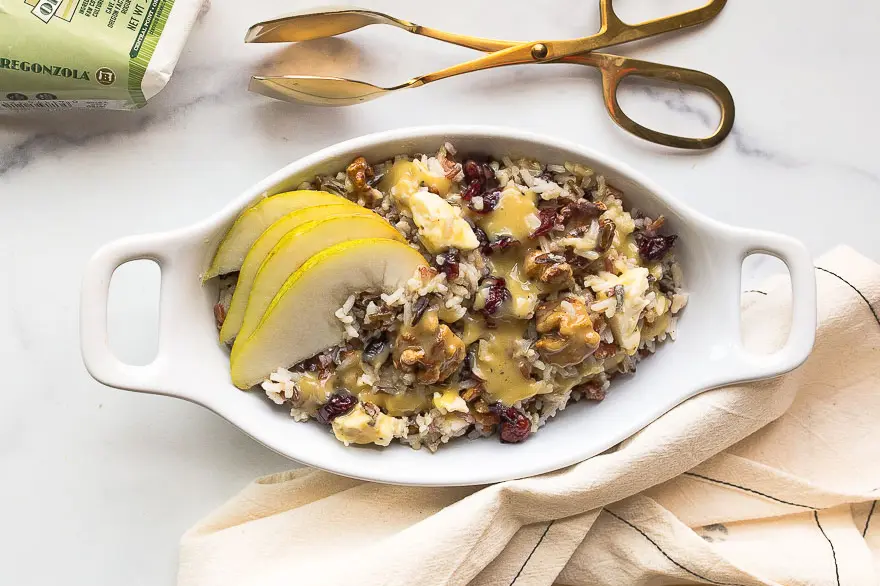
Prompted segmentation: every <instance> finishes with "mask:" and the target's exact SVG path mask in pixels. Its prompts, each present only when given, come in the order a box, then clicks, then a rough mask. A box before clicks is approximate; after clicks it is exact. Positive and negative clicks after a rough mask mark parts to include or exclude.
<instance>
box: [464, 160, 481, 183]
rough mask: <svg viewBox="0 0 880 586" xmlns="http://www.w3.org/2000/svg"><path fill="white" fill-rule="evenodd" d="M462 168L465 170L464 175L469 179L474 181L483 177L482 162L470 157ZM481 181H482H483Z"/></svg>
mask: <svg viewBox="0 0 880 586" xmlns="http://www.w3.org/2000/svg"><path fill="white" fill-rule="evenodd" d="M462 170H463V171H464V176H465V177H466V178H467V179H468V181H473V180H474V179H477V180H482V179H483V170H482V169H481V168H480V164H479V163H477V162H476V161H475V160H473V159H468V160H467V161H465V162H464V166H463V167H462ZM480 182H481V183H482V181H480Z"/></svg>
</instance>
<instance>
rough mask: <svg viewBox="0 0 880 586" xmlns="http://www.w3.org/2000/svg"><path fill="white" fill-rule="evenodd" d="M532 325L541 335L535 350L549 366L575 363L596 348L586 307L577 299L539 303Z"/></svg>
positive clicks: (595, 340) (594, 332)
mask: <svg viewBox="0 0 880 586" xmlns="http://www.w3.org/2000/svg"><path fill="white" fill-rule="evenodd" d="M535 325H536V327H537V330H538V333H539V334H542V335H541V337H540V338H539V339H538V341H537V342H536V343H535V348H536V349H537V351H538V353H539V354H540V355H541V358H542V359H543V360H544V361H546V362H549V363H551V364H556V365H557V366H571V365H573V364H579V363H580V362H582V361H583V360H584V359H585V358H587V357H588V356H589V355H590V354H592V353H593V352H595V351H596V348H598V347H599V340H600V336H599V334H598V333H596V330H594V329H593V323H592V321H590V316H589V313H588V310H587V306H586V304H584V302H583V300H581V299H578V298H577V297H574V296H571V295H569V296H566V297H563V298H562V299H558V300H556V301H547V302H545V303H542V304H541V305H539V306H538V309H537V311H536V312H535Z"/></svg>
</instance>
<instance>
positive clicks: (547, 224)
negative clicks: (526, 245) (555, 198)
mask: <svg viewBox="0 0 880 586" xmlns="http://www.w3.org/2000/svg"><path fill="white" fill-rule="evenodd" d="M538 219H539V220H541V225H540V226H538V227H537V228H535V231H534V232H532V233H531V234H529V237H530V238H537V237H538V236H543V235H544V234H547V233H548V232H550V230H552V229H553V227H554V226H555V225H556V222H557V220H558V216H557V214H556V210H554V209H552V208H542V209H540V210H538Z"/></svg>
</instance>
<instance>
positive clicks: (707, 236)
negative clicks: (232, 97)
mask: <svg viewBox="0 0 880 586" xmlns="http://www.w3.org/2000/svg"><path fill="white" fill-rule="evenodd" d="M447 140H448V141H451V142H452V143H453V144H454V145H455V146H456V148H457V149H459V150H460V151H462V152H475V153H484V154H492V155H495V156H498V157H500V156H502V155H511V156H513V157H516V156H529V157H531V158H536V159H538V160H541V161H544V162H563V161H576V162H581V163H584V164H586V165H588V166H590V167H593V168H594V169H595V170H596V171H597V172H598V173H601V174H604V175H605V176H606V177H607V178H608V179H609V181H610V182H611V183H612V184H613V185H615V186H616V187H618V188H620V189H622V190H623V192H624V194H625V198H626V202H627V203H628V205H630V206H634V207H638V208H639V209H641V210H644V211H645V212H647V213H648V214H650V215H652V216H655V217H656V215H657V214H659V213H662V214H663V215H665V216H666V218H667V227H668V229H669V231H670V233H677V234H679V235H680V240H679V242H678V245H677V247H676V251H677V256H678V258H679V261H680V263H681V265H682V269H683V272H684V279H685V287H686V289H687V290H688V291H689V293H690V301H689V303H688V306H687V307H686V308H685V310H684V311H683V312H682V314H681V316H680V319H679V322H678V330H677V334H678V335H677V338H678V339H677V341H675V342H673V343H667V344H663V345H662V347H661V348H660V350H659V351H658V352H657V354H656V355H655V356H653V357H651V358H649V359H647V360H645V361H644V362H642V363H640V364H639V369H638V372H637V373H636V374H635V376H632V377H620V378H619V379H616V380H615V381H614V382H613V383H612V387H611V389H610V391H609V393H608V396H607V398H606V399H605V400H604V401H602V402H600V403H594V404H587V402H581V403H578V404H573V405H571V406H569V408H568V409H566V410H565V411H564V412H561V413H560V414H559V415H558V416H557V417H556V418H554V419H553V420H552V421H551V422H549V423H548V425H547V426H546V427H543V428H542V429H541V430H540V432H539V433H537V434H536V435H534V436H532V437H531V438H529V440H528V441H526V442H524V443H522V444H502V443H500V442H499V441H497V438H491V439H481V440H467V439H458V440H455V441H453V442H451V443H450V444H449V445H446V446H444V447H443V448H442V449H441V450H439V451H438V452H437V453H436V454H432V453H430V452H428V451H427V450H419V451H415V450H412V449H410V448H409V447H406V446H402V445H392V446H391V447H389V448H384V449H382V448H374V447H348V448H346V447H344V446H343V445H342V444H341V443H340V442H339V441H337V440H336V439H335V438H334V437H333V435H332V433H330V431H329V429H328V428H327V427H325V426H322V425H320V424H318V423H315V422H309V423H296V422H294V421H293V420H292V419H291V418H290V417H289V415H288V413H287V409H284V408H280V407H277V406H276V405H275V404H273V403H272V402H271V401H269V400H268V399H267V398H266V397H265V396H264V395H263V393H262V392H242V391H240V390H238V389H236V388H235V387H234V386H233V385H232V383H231V382H230V378H229V357H228V353H227V351H226V350H225V349H224V348H221V347H220V346H219V345H218V341H217V330H216V327H215V325H214V317H213V313H212V306H213V304H214V303H215V301H216V299H217V290H216V285H214V284H213V283H210V282H209V283H208V284H206V285H202V283H201V281H200V279H199V275H200V274H201V273H202V272H203V271H204V270H205V269H206V267H207V266H208V264H209V262H210V260H211V258H212V256H213V254H214V250H215V248H216V246H217V244H218V242H219V240H220V238H221V237H222V236H223V235H224V233H225V232H226V230H227V229H228V228H229V226H230V225H231V223H232V222H233V220H234V219H235V218H236V217H237V216H238V214H239V213H240V212H241V211H242V210H243V209H245V208H246V207H247V206H249V205H250V204H251V203H252V202H254V201H255V200H257V199H258V198H260V197H263V196H264V195H271V194H275V193H279V192H282V191H286V190H289V189H293V188H295V187H296V186H297V185H298V184H299V183H300V182H302V181H303V180H304V179H307V178H311V177H312V176H314V174H315V173H327V172H329V171H331V170H332V171H334V172H335V171H337V170H338V169H340V168H342V167H344V166H345V165H346V164H348V163H349V162H350V161H351V160H352V159H353V158H354V157H356V156H359V155H363V156H366V157H367V159H368V160H370V161H381V160H384V159H387V158H390V157H392V156H393V155H395V154H398V153H414V152H433V151H435V150H436V149H437V148H438V147H439V145H441V144H443V142H444V141H447ZM754 252H763V253H767V254H771V255H774V256H776V257H778V258H780V259H781V260H783V261H784V262H785V264H786V265H787V266H788V268H789V270H790V272H791V277H792V292H793V312H792V313H793V316H792V317H793V321H792V327H791V333H790V336H789V339H788V342H787V343H786V345H785V346H784V347H783V348H782V349H781V350H780V351H778V352H777V353H775V354H772V355H763V356H758V355H754V354H751V353H749V352H747V351H746V349H744V348H743V347H742V345H741V341H740V273H741V269H740V267H741V264H742V261H743V259H744V258H745V257H746V256H748V255H749V254H751V253H754ZM137 259H152V260H154V261H156V262H157V263H158V264H159V266H160V267H161V271H162V283H161V300H160V318H159V321H160V324H159V329H160V331H159V348H158V354H157V356H156V359H155V360H154V361H153V362H152V363H151V364H149V365H146V366H131V365H127V364H124V363H122V362H120V361H119V360H118V359H117V358H116V357H115V356H114V355H113V354H112V353H111V351H110V349H109V347H108V343H107V296H108V288H109V284H110V279H111V276H112V275H113V271H114V270H115V269H116V268H117V267H118V266H120V265H121V264H123V263H126V262H129V261H132V260H137ZM815 327H816V292H815V281H814V275H813V268H812V261H811V259H810V255H809V254H808V252H807V250H806V249H805V248H804V247H803V246H802V245H801V244H800V243H798V242H797V241H795V240H793V239H791V238H789V237H785V236H781V235H777V234H772V233H767V232H759V231H755V230H745V229H741V228H733V227H731V226H727V225H724V224H721V223H719V222H716V221H715V220H712V219H709V218H706V217H704V216H702V215H700V214H698V213H696V212H695V211H693V210H691V209H689V208H688V207H686V206H684V205H682V204H681V203H680V202H678V201H676V200H675V199H674V198H673V197H672V196H670V195H669V194H668V193H666V192H665V191H664V190H662V189H660V188H659V187H658V186H656V185H654V184H653V183H652V182H651V181H649V180H648V179H646V178H645V177H643V176H642V175H641V174H639V173H637V172H636V171H634V170H632V169H630V168H629V167H627V166H626V165H624V164H622V163H620V162H618V161H615V160H613V159H611V158H609V157H607V156H604V155H601V154H599V153H596V152H593V151H591V150H589V149H587V148H584V147H582V146H579V145H576V144H572V143H568V142H564V141H560V140H556V139H552V138H549V137H544V136H539V135H535V134H531V133H526V132H521V131H518V130H512V129H505V128H494V127H479V126H443V127H428V128H410V129H400V130H392V131H388V132H382V133H378V134H372V135H369V136H365V137H362V138H357V139H354V140H349V141H346V142H343V143H341V144H338V145H335V146H332V147H329V148H326V149H324V150H321V151H319V152H317V153H315V154H313V155H311V156H308V157H305V158H303V159H301V160H299V161H297V162H295V163H291V164H290V165H288V166H287V167H285V168H284V169H281V170H280V171H278V172H277V173H275V174H273V175H272V176H270V177H268V178H267V179H265V180H264V181H262V182H260V183H259V184H257V185H255V186H254V187H253V188H251V189H249V190H248V191H246V192H245V193H243V194H242V195H241V196H239V197H237V198H236V199H235V200H234V201H233V202H232V203H231V204H229V205H228V206H226V207H225V208H224V209H223V210H221V211H220V212H218V213H216V214H214V215H213V216H212V217H210V218H208V219H207V220H205V221H203V222H200V223H198V224H196V225H194V226H190V227H188V228H184V229H181V230H176V231H173V232H167V233H163V234H150V235H145V236H133V237H130V238H124V239H121V240H118V241H116V242H113V243H110V244H108V245H106V246H105V247H103V248H102V249H100V250H99V251H98V252H97V253H96V254H95V255H94V256H93V257H92V259H91V260H90V262H89V264H88V266H87V268H86V272H85V278H84V283H83V289H82V300H81V343H82V354H83V360H84V362H85V365H86V368H87V369H88V371H89V373H91V375H92V376H93V377H94V378H95V379H97V380H98V381H100V382H102V383H104V384H106V385H109V386H112V387H116V388H120V389H128V390H132V391H140V392H147V393H156V394H161V395H169V396H173V397H179V398H181V399H186V400H188V401H192V402H194V403H198V404H199V405H203V406H205V407H207V408H208V409H210V410H212V411H214V412H216V413H217V414H219V415H220V416H221V417H223V418H225V419H227V420H228V421H230V422H231V423H233V424H234V425H236V426H238V427H239V428H240V429H241V430H242V431H244V432H245V433H247V434H248V435H250V436H251V437H253V438H254V439H256V440H257V441H259V442H261V443H263V444H264V445H266V446H267V447H269V448H271V449H273V450H275V451H276V452H278V453H280V454H283V455H285V456H287V457H289V458H292V459H294V460H297V461H299V462H302V463H304V464H307V465H309V466H314V467H317V468H323V469H325V470H329V471H331V472H335V473H338V474H343V475H346V476H352V477H356V478H362V479H366V480H373V481H378V482H388V483H397V484H411V485H426V486H439V485H473V484H484V483H491V482H498V481H502V480H507V479H512V478H520V477H525V476H531V475H534V474H540V473H543V472H548V471H552V470H556V469H559V468H562V467H564V466H568V465H570V464H574V463H576V462H579V461H582V460H584V459H586V458H589V457H591V456H594V455H596V454H598V453H600V452H602V451H604V450H606V449H608V448H610V447H611V446H613V445H615V444H616V443H618V442H620V441H621V440H623V439H625V438H627V437H628V436H630V435H632V434H633V433H635V432H636V431H638V430H639V429H641V428H643V427H644V426H646V425H647V424H649V423H651V422H652V421H653V420H655V419H656V418H658V417H660V416H661V415H662V414H664V413H665V412H666V411H668V410H669V409H671V408H672V407H674V406H675V405H677V404H679V403H681V402H682V401H684V400H685V399H687V398H689V397H692V396H694V395H696V394H698V393H700V392H702V391H704V390H707V389H710V388H713V387H718V386H722V385H727V384H730V383H735V382H742V381H749V380H755V379H761V378H767V377H772V376H776V375H779V374H782V373H784V372H787V371H789V370H791V369H793V368H795V367H797V366H798V365H799V364H801V363H802V362H803V361H804V360H805V359H806V357H807V355H808V354H809V352H810V350H811V348H812V345H813V341H814V337H815Z"/></svg>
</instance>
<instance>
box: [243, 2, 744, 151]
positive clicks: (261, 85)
mask: <svg viewBox="0 0 880 586" xmlns="http://www.w3.org/2000/svg"><path fill="white" fill-rule="evenodd" d="M726 3H727V0H709V2H708V3H707V4H705V5H704V6H701V7H699V8H695V9H691V10H687V11H684V12H680V13H678V14H673V15H670V16H666V17H662V18H658V19H654V20H649V21H645V22H642V23H639V24H635V25H631V24H627V23H625V22H623V21H622V20H621V19H620V18H619V17H618V16H617V14H616V13H615V12H614V8H613V6H612V0H600V2H599V12H600V17H601V27H600V29H599V31H598V32H597V33H596V34H594V35H591V36H589V37H583V38H578V39H567V40H556V41H552V40H549V41H532V42H528V43H521V42H516V41H503V40H495V39H485V38H480V37H472V36H466V35H459V34H455V33H449V32H445V31H441V30H438V29H433V28H429V27H425V26H421V25H418V24H414V23H412V22H409V21H406V20H402V19H398V18H395V17H393V16H390V15H387V14H383V13H381V12H376V11H373V10H366V9H360V8H354V7H342V8H321V9H317V10H313V11H308V12H301V13H297V14H291V15H288V16H284V17H281V18H276V19H272V20H267V21H263V22H260V23H257V24H255V25H254V26H252V27H251V28H250V29H249V30H248V32H247V35H246V37H245V42H246V43H280V42H300V41H309V40H314V39H321V38H326V37H332V36H336V35H340V34H344V33H347V32H351V31H354V30H357V29H360V28H363V27H366V26H370V25H374V24H382V25H389V26H394V27H397V28H400V29H403V30H405V31H407V32H410V33H413V34H417V35H421V36H425V37H429V38H432V39H436V40H438V41H442V42H446V43H451V44H454V45H458V46H461V47H466V48H469V49H475V50H477V51H483V52H486V53H489V54H488V55H486V56H484V57H481V58H478V59H474V60H472V61H467V62H465V63H460V64H458V65H453V66H452V67H447V68H445V69H441V70H440V71H436V72H434V73H430V74H427V75H421V76H418V77H414V78H412V79H409V80H407V81H406V82H404V83H402V84H399V85H396V86H392V87H380V86H377V85H374V84H371V83H367V82H364V81H358V80H353V79H345V78H341V77H330V76H315V75H281V76H260V75H255V76H253V77H252V79H251V82H250V85H249V89H250V90H251V91H253V92H256V93H260V94H263V95H266V96H269V97H272V98H276V99H280V100H284V101H296V102H304V103H307V104H313V105H319V106H349V105H353V104H358V103H362V102H366V101H369V100H374V99H376V98H379V97H381V96H384V95H387V94H389V93H391V92H394V91H398V90H403V89H410V88H415V87H420V86H423V85H425V84H427V83H431V82H432V81H437V80H440V79H445V78H448V77H453V76H456V75H462V74H465V73H471V72H474V71H480V70H484V69H490V68H494V67H503V66H507V65H520V64H529V63H554V62H555V63H573V64H577V65H587V66H591V67H596V68H597V69H599V70H600V72H601V74H602V93H603V99H604V103H605V107H606V109H607V111H608V114H609V116H610V117H611V119H612V120H614V122H615V123H617V124H618V125H619V126H620V127H621V128H623V129H624V130H626V131H628V132H630V133H632V134H634V135H635V136H638V137H640V138H642V139H645V140H647V141H650V142H653V143H656V144H661V145H665V146H670V147H676V148H683V149H707V148H711V147H713V146H716V145H717V144H719V143H720V142H721V141H722V140H724V139H725V138H726V137H727V135H728V134H729V133H730V131H731V129H732V128H733V121H734V117H735V106H734V102H733V96H732V95H731V94H730V91H729V90H728V89H727V87H726V86H725V85H724V84H723V83H722V82H721V81H720V80H718V79H717V78H715V77H713V76H711V75H709V74H707V73H703V72H700V71H696V70H693V69H687V68H683V67H675V66H672V65H663V64H659V63H652V62H649V61H642V60H639V59H632V58H629V57H621V56H617V55H611V54H608V53H600V52H596V51H595V50H596V49H602V48H605V47H610V46H614V45H620V44H623V43H627V42H631V41H635V40H640V39H645V38H648V37H653V36H656V35H660V34H664V33H668V32H672V31H676V30H681V29H683V28H688V27H692V26H696V25H698V24H702V23H704V22H707V21H709V20H711V19H712V18H714V17H715V16H717V15H718V13H719V12H721V10H722V9H723V8H724V6H725V4H726ZM629 76H637V77H645V78H651V79H658V80H663V81H668V82H672V83H674V84H677V85H680V86H691V87H694V88H697V89H701V90H703V91H705V92H706V93H708V94H709V95H710V96H711V97H712V98H713V99H714V100H715V101H716V102H717V103H718V106H719V108H720V109H721V119H720V121H719V124H718V127H717V128H716V129H715V131H714V132H713V133H712V134H711V135H709V136H707V137H702V138H694V137H684V136H676V135H672V134H667V133H664V132H660V131H657V130H652V129H650V128H647V127H645V126H643V125H641V124H639V123H638V122H636V121H634V120H632V119H631V118H630V117H629V116H627V115H626V114H625V113H624V112H623V110H622V109H621V107H620V103H619V101H618V96H617V94H618V90H619V88H620V83H621V82H622V81H623V80H624V79H625V78H627V77H629Z"/></svg>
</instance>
